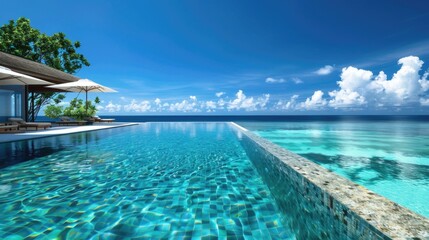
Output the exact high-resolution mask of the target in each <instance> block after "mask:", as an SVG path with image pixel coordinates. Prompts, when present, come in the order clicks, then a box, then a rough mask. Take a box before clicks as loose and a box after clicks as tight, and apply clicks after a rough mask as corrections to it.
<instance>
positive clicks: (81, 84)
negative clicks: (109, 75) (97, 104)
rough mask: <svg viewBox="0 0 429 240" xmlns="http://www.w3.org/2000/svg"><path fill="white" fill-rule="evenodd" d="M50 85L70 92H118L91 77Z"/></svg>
mask: <svg viewBox="0 0 429 240" xmlns="http://www.w3.org/2000/svg"><path fill="white" fill-rule="evenodd" d="M48 87H49V88H56V89H61V90H65V91H68V92H85V93H88V92H117V91H115V90H113V89H111V88H108V87H105V86H103V85H101V84H98V83H96V82H93V81H91V80H89V79H80V80H78V81H76V82H69V83H62V84H55V85H51V86H48Z"/></svg>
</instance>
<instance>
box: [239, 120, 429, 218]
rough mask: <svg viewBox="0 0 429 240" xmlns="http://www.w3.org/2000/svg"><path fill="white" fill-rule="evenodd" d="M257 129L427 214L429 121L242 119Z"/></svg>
mask: <svg viewBox="0 0 429 240" xmlns="http://www.w3.org/2000/svg"><path fill="white" fill-rule="evenodd" d="M240 124H241V125H242V126H243V127H246V128H248V129H249V130H251V131H253V132H254V133H256V134H257V135H259V136H261V137H264V138H266V139H268V140H270V141H272V142H274V143H276V144H278V145H280V146H282V147H284V148H286V149H288V150H290V151H292V152H295V153H297V154H299V155H302V156H304V157H305V158H307V159H309V160H312V161H314V162H316V163H318V164H320V165H322V166H323V167H325V168H327V169H330V170H332V171H333V172H336V173H338V174H339V175H342V176H344V177H346V178H348V179H350V180H352V181H354V182H356V183H358V184H361V185H363V186H365V187H366V188H368V189H370V190H372V191H374V192H376V193H378V194H380V195H382V196H385V197H387V198H388V199H390V200H392V201H394V202H396V203H398V204H400V205H402V206H404V207H407V208H409V209H411V210H413V211H414V212H416V213H418V214H421V215H423V216H425V217H428V218H429V206H428V203H429V123H428V122H424V121H375V122H373V121H347V120H344V121H335V122H326V121H325V122H323V121H319V122H253V123H250V122H246V123H240Z"/></svg>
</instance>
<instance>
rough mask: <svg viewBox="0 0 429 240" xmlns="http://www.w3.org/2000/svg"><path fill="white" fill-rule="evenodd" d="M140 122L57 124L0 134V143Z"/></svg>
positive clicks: (125, 125) (124, 125) (131, 124)
mask: <svg viewBox="0 0 429 240" xmlns="http://www.w3.org/2000/svg"><path fill="white" fill-rule="evenodd" d="M138 124H140V123H121V122H115V123H100V124H94V125H85V126H55V127H52V128H48V129H46V130H38V131H35V130H34V131H27V132H23V133H10V134H7V133H6V134H5V133H2V134H0V143H5V142H14V141H22V140H29V139H35V138H44V137H52V136H58V135H65V134H72V133H80V132H89V131H97V130H103V129H110V128H118V127H127V126H133V125H138Z"/></svg>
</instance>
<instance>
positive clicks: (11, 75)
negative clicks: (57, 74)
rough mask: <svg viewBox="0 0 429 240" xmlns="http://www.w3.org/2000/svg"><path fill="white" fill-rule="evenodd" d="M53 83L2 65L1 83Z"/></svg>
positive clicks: (0, 70)
mask: <svg viewBox="0 0 429 240" xmlns="http://www.w3.org/2000/svg"><path fill="white" fill-rule="evenodd" d="M50 84H52V83H50V82H47V81H43V80H41V79H38V78H35V77H32V76H28V75H25V74H22V73H18V72H15V71H12V70H10V69H9V68H6V67H3V66H0V85H50Z"/></svg>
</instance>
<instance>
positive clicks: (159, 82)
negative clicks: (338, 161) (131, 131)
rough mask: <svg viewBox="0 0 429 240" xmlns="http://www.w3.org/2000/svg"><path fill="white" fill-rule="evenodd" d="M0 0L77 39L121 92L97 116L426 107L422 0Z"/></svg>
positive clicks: (5, 15)
mask: <svg viewBox="0 0 429 240" xmlns="http://www.w3.org/2000/svg"><path fill="white" fill-rule="evenodd" d="M0 5H1V7H2V9H8V11H2V14H1V15H0V24H1V25H3V24H5V23H7V22H8V21H9V20H12V19H17V18H19V17H26V18H29V19H30V21H31V25H32V26H33V27H34V28H37V29H39V30H40V31H41V32H44V33H47V34H49V35H50V34H53V33H56V32H64V33H65V34H66V36H67V38H69V39H71V40H72V41H80V42H81V45H82V46H81V48H79V50H78V51H79V52H80V53H82V54H84V55H85V57H86V58H87V59H88V60H89V62H90V63H91V66H89V67H84V68H82V69H81V70H80V71H79V72H78V73H76V75H77V76H79V77H81V78H88V79H91V80H93V81H95V82H97V83H100V84H103V85H105V86H108V87H111V88H114V89H116V90H117V91H118V92H117V93H103V94H97V93H90V94H89V97H90V99H93V98H95V97H96V96H99V97H100V98H101V100H102V103H101V104H100V105H99V106H98V107H99V114H100V115H164V114H166V115H168V114H174V115H183V114H194V115H206V114H208V115H209V114H217V115H225V114H231V115H237V114H281V115H288V114H291V115H305V114H428V113H429V80H428V74H427V71H428V68H429V31H428V28H427V23H428V22H429V12H428V11H427V9H428V7H429V2H427V1H424V0H421V1H395V0H389V1H381V0H380V1H364V0H360V1H339V0H338V1H337V0H335V1H322V0H317V1H251V0H246V1H230V0H221V1H219V0H216V1H215V0H206V1H199V0H195V1H185V0H184V1H173V0H172V1H164V0H157V1H119V0H115V1H107V0H103V1H85V0H74V1H57V0H49V1H48V0H41V1H34V0H32V1H30V0H23V1H4V0H0ZM76 96H77V93H67V98H66V101H65V102H64V104H67V101H69V100H70V99H72V98H74V97H76ZM83 96H84V94H80V97H83Z"/></svg>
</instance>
